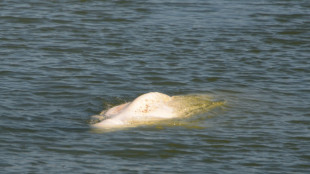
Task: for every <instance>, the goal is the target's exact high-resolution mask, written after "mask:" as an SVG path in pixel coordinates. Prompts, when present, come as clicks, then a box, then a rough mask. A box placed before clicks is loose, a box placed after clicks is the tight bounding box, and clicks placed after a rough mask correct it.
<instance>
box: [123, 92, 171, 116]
mask: <svg viewBox="0 0 310 174" xmlns="http://www.w3.org/2000/svg"><path fill="white" fill-rule="evenodd" d="M169 101H171V97H170V96H168V95H166V94H163V93H159V92H150V93H147V94H143V95H141V96H139V97H138V98H136V99H135V100H134V101H132V102H131V103H129V104H128V106H126V108H125V109H124V111H123V112H125V113H127V114H130V115H133V116H153V117H154V116H158V117H162V115H160V114H161V113H160V112H158V111H159V108H161V109H162V107H164V106H165V105H166V103H168V102H169ZM155 114H159V115H155Z"/></svg>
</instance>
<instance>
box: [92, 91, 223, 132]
mask: <svg viewBox="0 0 310 174" xmlns="http://www.w3.org/2000/svg"><path fill="white" fill-rule="evenodd" d="M223 103H224V102H223V101H213V100H212V98H211V97H209V96H207V95H183V96H182V95H180V96H169V95H167V94H163V93H160V92H149V93H146V94H142V95H140V96H139V97H137V98H136V99H134V100H133V101H132V102H127V103H123V104H121V105H118V106H114V107H112V108H110V109H107V110H103V111H102V112H101V113H100V114H99V115H94V116H92V117H91V120H90V124H91V127H92V128H99V129H113V128H126V127H136V126H140V125H146V124H156V123H158V122H160V121H163V120H171V119H174V118H186V117H189V116H192V115H195V114H199V113H203V112H206V111H207V110H209V109H211V108H213V107H215V106H219V105H222V104H223Z"/></svg>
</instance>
